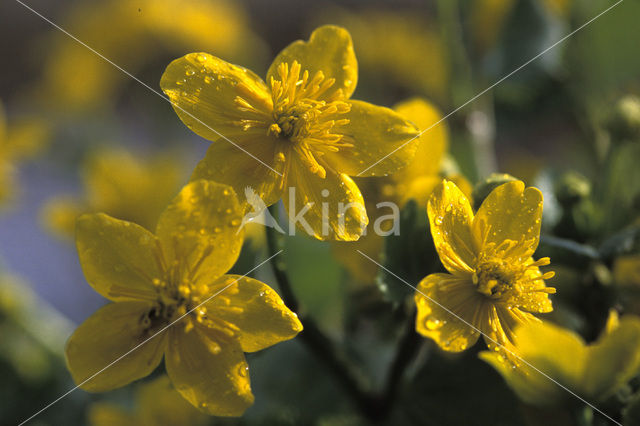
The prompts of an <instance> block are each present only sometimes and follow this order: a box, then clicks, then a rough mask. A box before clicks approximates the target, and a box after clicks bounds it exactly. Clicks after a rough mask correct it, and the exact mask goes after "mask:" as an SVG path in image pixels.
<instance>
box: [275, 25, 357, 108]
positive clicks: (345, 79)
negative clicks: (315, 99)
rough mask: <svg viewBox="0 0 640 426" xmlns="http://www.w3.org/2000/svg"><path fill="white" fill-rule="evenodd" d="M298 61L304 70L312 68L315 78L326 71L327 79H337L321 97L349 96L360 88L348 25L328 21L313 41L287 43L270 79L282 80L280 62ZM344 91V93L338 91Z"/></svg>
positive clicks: (322, 98) (279, 55) (290, 62)
mask: <svg viewBox="0 0 640 426" xmlns="http://www.w3.org/2000/svg"><path fill="white" fill-rule="evenodd" d="M293 61H297V62H298V63H299V64H300V65H301V66H302V70H303V71H308V72H309V77H310V78H313V77H314V76H315V75H316V73H317V72H322V74H323V75H324V78H325V80H326V79H335V82H334V83H333V85H332V86H331V87H330V88H329V89H328V90H327V91H326V92H325V93H324V94H323V96H321V97H319V100H329V99H332V98H334V97H336V96H338V97H339V98H344V99H346V98H349V97H350V96H351V94H352V93H353V91H354V90H355V89H356V84H357V82H358V62H357V61H356V55H355V53H354V51H353V43H352V41H351V35H349V32H348V31H347V30H345V29H344V28H340V27H336V26H334V25H325V26H322V27H319V28H317V29H316V30H315V31H314V32H313V33H311V37H310V38H309V41H303V40H297V41H294V42H293V43H291V44H290V45H289V46H287V47H285V48H284V50H282V52H280V53H279V54H278V56H276V58H275V59H274V60H273V63H272V64H271V67H270V68H269V71H268V72H267V82H270V81H271V79H272V78H273V79H275V80H278V79H279V78H280V77H279V76H278V66H280V64H281V63H286V64H289V66H291V64H292V63H293ZM339 90H341V91H342V93H341V95H338V94H337V93H336V92H338V91H339Z"/></svg>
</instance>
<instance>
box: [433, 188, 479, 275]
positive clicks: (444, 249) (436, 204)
mask: <svg viewBox="0 0 640 426" xmlns="http://www.w3.org/2000/svg"><path fill="white" fill-rule="evenodd" d="M427 213H428V214H429V224H430V226H431V235H432V236H433V242H434V244H435V246H436V250H437V251H438V255H439V256H440V261H441V262H442V264H443V265H444V267H445V268H447V270H448V271H449V272H451V273H452V274H454V275H456V274H457V275H460V274H463V275H464V274H470V273H473V270H472V268H473V267H474V266H475V263H476V252H475V245H474V241H473V236H472V234H471V223H472V220H473V210H471V204H470V203H469V200H468V199H467V197H465V195H464V194H463V193H462V191H460V189H458V187H457V186H456V185H455V184H454V183H453V182H449V181H447V180H443V181H442V183H441V184H440V185H438V186H437V187H436V188H435V190H434V191H433V194H432V195H431V198H429V202H428V203H427Z"/></svg>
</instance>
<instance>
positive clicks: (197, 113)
mask: <svg viewBox="0 0 640 426" xmlns="http://www.w3.org/2000/svg"><path fill="white" fill-rule="evenodd" d="M160 87H162V90H163V91H164V92H165V93H166V94H167V96H168V97H169V99H170V100H171V103H172V104H173V108H174V109H175V111H176V113H177V114H178V117H180V120H182V122H183V123H184V124H186V126H187V127H188V128H190V129H191V130H193V131H194V132H195V133H197V134H198V135H200V136H202V137H203V138H205V139H208V140H210V141H214V140H217V139H219V138H220V137H221V135H224V136H225V137H227V138H229V139H231V140H233V139H234V138H235V137H237V136H238V135H242V134H244V133H246V130H245V129H246V128H247V127H246V126H245V125H247V124H250V125H251V126H250V127H251V128H255V127H258V128H260V132H261V133H265V134H266V128H267V127H268V124H266V123H267V120H268V119H269V117H270V114H271V111H272V109H273V103H272V100H271V94H270V92H269V90H268V89H267V86H266V85H265V84H264V82H263V81H262V79H261V78H260V77H258V76H257V75H256V74H254V73H253V72H251V71H250V70H248V69H246V68H243V67H240V66H238V65H233V64H230V63H228V62H225V61H223V60H222V59H219V58H216V57H215V56H213V55H210V54H208V53H190V54H188V55H185V56H183V57H182V58H179V59H176V60H174V61H173V62H171V63H170V64H169V66H168V67H167V69H166V70H165V72H164V74H163V75H162V79H161V80H160ZM245 120H249V121H245Z"/></svg>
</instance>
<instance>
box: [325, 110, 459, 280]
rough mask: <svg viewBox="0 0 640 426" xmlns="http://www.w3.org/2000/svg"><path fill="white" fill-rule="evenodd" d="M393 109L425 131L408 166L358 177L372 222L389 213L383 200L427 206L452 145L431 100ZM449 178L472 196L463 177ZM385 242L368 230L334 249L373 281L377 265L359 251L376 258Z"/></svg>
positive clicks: (359, 274)
mask: <svg viewBox="0 0 640 426" xmlns="http://www.w3.org/2000/svg"><path fill="white" fill-rule="evenodd" d="M393 109H394V110H395V111H396V112H398V114H400V115H402V116H403V117H405V118H406V119H408V120H410V121H411V122H413V123H414V124H416V125H417V127H418V128H419V129H421V130H426V131H425V132H424V133H423V134H422V135H421V136H420V138H418V148H417V150H416V154H415V156H414V158H413V160H412V161H411V162H410V163H409V165H408V166H407V167H405V168H404V169H402V170H400V171H399V172H397V173H394V174H392V175H390V176H387V177H382V178H359V179H357V180H356V183H357V184H358V187H359V188H361V189H362V193H363V195H364V198H365V203H366V207H367V211H368V212H370V216H371V217H370V219H371V222H372V223H375V220H376V219H377V218H378V215H379V214H389V212H388V211H387V210H384V209H380V210H378V209H377V207H376V206H377V204H378V203H380V202H385V201H386V202H393V203H395V204H397V205H398V206H399V207H400V208H401V207H403V206H404V205H405V204H406V203H407V201H409V200H410V199H414V200H416V201H417V202H418V203H419V204H420V205H426V203H427V200H428V198H429V196H430V195H431V193H432V192H433V189H434V188H435V187H436V186H437V185H438V184H439V183H440V182H442V178H443V177H442V166H443V160H444V158H445V154H446V152H447V148H448V146H449V135H448V129H447V127H446V124H444V123H439V124H436V123H438V122H439V121H440V120H441V119H442V115H441V113H440V112H439V111H438V110H437V109H436V107H434V106H433V105H432V104H431V103H429V102H427V101H426V100H424V99H422V98H413V99H410V100H407V101H404V102H401V103H399V104H397V105H395V106H394V107H393ZM427 129H429V130H427ZM447 179H450V180H451V181H453V182H455V183H456V184H457V185H458V187H459V188H461V190H462V192H463V193H464V194H465V195H466V196H467V197H470V196H471V184H470V183H469V182H468V181H467V180H466V179H465V178H464V176H462V175H460V174H454V175H448V176H447ZM383 242H384V240H383V238H382V237H381V236H380V235H377V234H376V233H375V232H373V231H372V230H371V229H369V230H368V232H367V234H366V235H363V236H362V237H361V238H360V239H359V240H358V241H355V242H336V243H334V245H333V250H334V252H335V254H336V259H338V261H339V262H340V263H342V264H343V265H344V266H345V267H346V268H347V270H348V271H349V273H350V274H351V275H352V276H353V278H355V279H356V280H357V281H359V282H362V283H370V282H372V281H373V279H374V278H375V276H376V274H377V273H378V266H377V265H376V264H375V263H373V262H371V261H370V260H368V259H367V258H365V257H363V256H362V255H361V254H360V253H358V250H360V251H362V252H363V253H365V254H367V255H368V256H369V257H371V258H373V259H377V258H379V257H380V253H381V251H382V248H383Z"/></svg>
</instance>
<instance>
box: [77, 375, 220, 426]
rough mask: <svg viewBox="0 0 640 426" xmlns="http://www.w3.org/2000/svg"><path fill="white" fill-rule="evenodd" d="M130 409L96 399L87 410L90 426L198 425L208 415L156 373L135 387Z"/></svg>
mask: <svg viewBox="0 0 640 426" xmlns="http://www.w3.org/2000/svg"><path fill="white" fill-rule="evenodd" d="M134 407H135V408H134V410H133V411H128V410H124V409H123V408H121V407H120V406H118V405H116V404H113V403H107V402H98V403H95V404H93V405H92V406H91V408H90V410H89V424H90V425H92V426H113V425H118V426H176V425H189V426H199V425H200V426H202V425H206V424H207V423H208V422H209V417H208V416H206V415H204V414H203V413H202V412H200V411H198V410H196V409H194V408H193V406H191V405H190V404H189V403H188V402H187V401H185V399H184V398H182V397H181V396H180V394H179V393H178V392H176V390H175V389H174V388H173V386H171V381H170V380H169V378H168V377H167V376H160V377H158V378H157V379H154V380H153V381H151V382H148V383H144V384H142V385H140V386H139V387H138V388H137V389H136V393H135V403H134Z"/></svg>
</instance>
